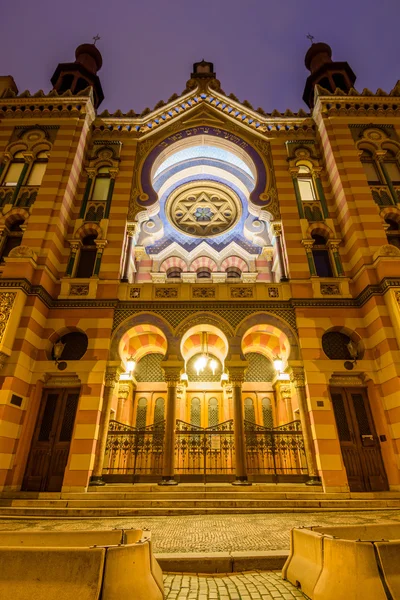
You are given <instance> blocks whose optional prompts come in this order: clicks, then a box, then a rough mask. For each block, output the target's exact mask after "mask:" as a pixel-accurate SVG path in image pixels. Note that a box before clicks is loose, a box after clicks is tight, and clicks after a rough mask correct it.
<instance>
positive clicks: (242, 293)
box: [231, 286, 253, 298]
mask: <svg viewBox="0 0 400 600" xmlns="http://www.w3.org/2000/svg"><path fill="white" fill-rule="evenodd" d="M231 298H253V288H252V287H239V286H235V287H232V288H231Z"/></svg>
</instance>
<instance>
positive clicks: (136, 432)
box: [103, 421, 165, 476]
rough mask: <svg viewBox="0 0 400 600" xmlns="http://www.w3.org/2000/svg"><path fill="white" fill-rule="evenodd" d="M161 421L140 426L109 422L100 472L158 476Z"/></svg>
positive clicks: (162, 441)
mask: <svg viewBox="0 0 400 600" xmlns="http://www.w3.org/2000/svg"><path fill="white" fill-rule="evenodd" d="M164 429H165V421H159V422H158V423H154V424H153V425H149V426H148V427H145V428H143V429H137V428H136V427H131V426H129V425H124V424H123V423H119V422H118V421H110V425H109V429H108V436H107V444H106V456H105V462H104V466H103V474H104V475H133V476H134V475H161V473H162V463H163V452H164Z"/></svg>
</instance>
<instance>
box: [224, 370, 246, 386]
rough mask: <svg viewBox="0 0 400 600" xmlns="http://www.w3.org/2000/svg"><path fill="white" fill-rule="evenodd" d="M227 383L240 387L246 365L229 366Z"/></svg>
mask: <svg viewBox="0 0 400 600" xmlns="http://www.w3.org/2000/svg"><path fill="white" fill-rule="evenodd" d="M228 371H229V383H230V384H231V386H232V387H241V386H242V383H243V382H244V374H245V371H246V367H229V368H228Z"/></svg>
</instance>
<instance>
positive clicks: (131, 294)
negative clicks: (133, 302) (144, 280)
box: [129, 287, 140, 298]
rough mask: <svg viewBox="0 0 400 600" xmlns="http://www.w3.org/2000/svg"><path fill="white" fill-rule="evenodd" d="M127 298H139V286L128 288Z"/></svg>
mask: <svg viewBox="0 0 400 600" xmlns="http://www.w3.org/2000/svg"><path fill="white" fill-rule="evenodd" d="M129 298H140V288H137V287H135V288H131V289H130V290H129Z"/></svg>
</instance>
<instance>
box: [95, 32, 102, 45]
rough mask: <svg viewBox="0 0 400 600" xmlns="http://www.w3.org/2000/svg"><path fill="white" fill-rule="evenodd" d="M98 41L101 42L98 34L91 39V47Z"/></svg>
mask: <svg viewBox="0 0 400 600" xmlns="http://www.w3.org/2000/svg"><path fill="white" fill-rule="evenodd" d="M99 40H101V37H100V36H99V34H97V35H95V36H94V38H93V46H95V45H96V42H98V41H99Z"/></svg>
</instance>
